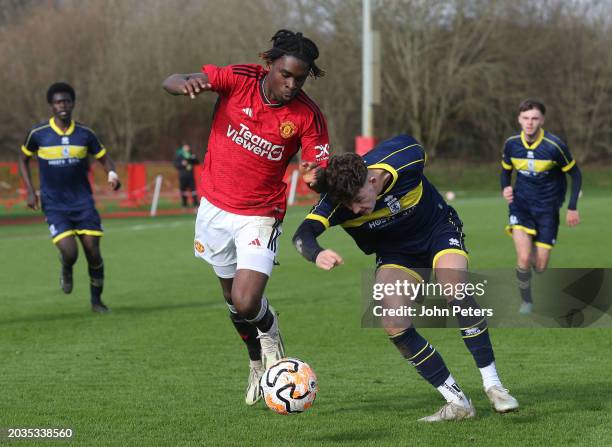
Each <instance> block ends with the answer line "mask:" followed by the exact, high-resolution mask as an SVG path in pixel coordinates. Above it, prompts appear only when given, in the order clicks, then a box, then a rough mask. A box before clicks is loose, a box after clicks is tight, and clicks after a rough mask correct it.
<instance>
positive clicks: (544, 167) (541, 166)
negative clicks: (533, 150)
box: [511, 157, 557, 172]
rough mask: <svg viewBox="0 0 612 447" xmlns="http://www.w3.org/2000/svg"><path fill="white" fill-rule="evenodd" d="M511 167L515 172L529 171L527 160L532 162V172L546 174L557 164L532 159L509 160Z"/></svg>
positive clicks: (551, 161)
mask: <svg viewBox="0 0 612 447" xmlns="http://www.w3.org/2000/svg"><path fill="white" fill-rule="evenodd" d="M511 160H512V166H514V169H516V170H517V171H530V172H531V169H529V160H533V172H546V171H550V170H551V169H552V168H554V167H555V166H557V162H556V161H553V160H535V159H533V158H514V157H512V158H511Z"/></svg>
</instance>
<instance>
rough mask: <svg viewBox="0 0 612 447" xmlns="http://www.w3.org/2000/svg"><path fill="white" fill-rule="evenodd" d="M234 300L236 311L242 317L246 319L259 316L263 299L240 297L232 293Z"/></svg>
mask: <svg viewBox="0 0 612 447" xmlns="http://www.w3.org/2000/svg"><path fill="white" fill-rule="evenodd" d="M231 299H232V302H233V303H234V307H235V308H236V312H237V313H238V315H239V316H240V317H241V318H244V319H245V320H251V319H253V318H255V317H256V316H257V314H258V313H259V310H260V308H261V299H259V300H255V299H248V298H245V297H240V298H239V297H238V296H236V295H235V294H232V298H231Z"/></svg>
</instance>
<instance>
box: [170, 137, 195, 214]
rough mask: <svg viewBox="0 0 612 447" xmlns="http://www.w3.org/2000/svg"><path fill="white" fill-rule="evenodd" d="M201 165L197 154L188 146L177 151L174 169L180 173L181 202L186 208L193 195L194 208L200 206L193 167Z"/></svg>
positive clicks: (185, 145) (184, 145) (183, 146)
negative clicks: (189, 197)
mask: <svg viewBox="0 0 612 447" xmlns="http://www.w3.org/2000/svg"><path fill="white" fill-rule="evenodd" d="M199 163H200V162H199V161H198V160H197V158H196V156H195V154H193V153H192V152H191V147H190V146H189V145H188V144H183V145H182V146H181V147H180V148H179V149H177V151H176V157H175V159H174V167H175V168H176V169H177V170H178V173H179V189H180V191H181V202H182V204H183V206H184V207H187V206H188V204H187V202H188V200H187V197H188V196H189V194H191V199H192V201H193V206H194V207H196V206H198V195H197V193H196V186H195V178H194V176H193V167H194V166H195V165H197V164H199Z"/></svg>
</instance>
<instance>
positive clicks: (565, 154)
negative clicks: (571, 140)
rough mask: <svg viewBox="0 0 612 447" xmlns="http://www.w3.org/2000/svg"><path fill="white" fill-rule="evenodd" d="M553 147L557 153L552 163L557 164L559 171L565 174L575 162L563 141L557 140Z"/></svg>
mask: <svg viewBox="0 0 612 447" xmlns="http://www.w3.org/2000/svg"><path fill="white" fill-rule="evenodd" d="M554 146H555V147H556V148H557V153H556V156H555V158H554V161H556V162H557V164H558V165H559V167H560V168H561V170H562V171H563V172H567V171H569V170H570V169H572V168H573V167H574V165H575V164H576V160H574V158H573V157H572V154H570V151H569V149H568V147H567V145H566V144H565V143H564V142H563V141H561V140H557V141H556V142H555V144H554Z"/></svg>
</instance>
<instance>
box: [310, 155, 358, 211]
mask: <svg viewBox="0 0 612 447" xmlns="http://www.w3.org/2000/svg"><path fill="white" fill-rule="evenodd" d="M367 177H368V168H367V167H366V165H365V163H364V162H363V159H362V158H361V157H360V156H359V155H357V154H352V153H348V154H340V155H334V156H333V157H332V158H331V159H330V160H329V165H328V167H327V169H325V170H324V171H323V173H322V174H321V175H319V176H317V183H318V182H321V188H322V189H323V190H324V191H326V192H327V193H328V194H329V198H330V199H332V201H334V202H335V203H343V204H346V203H350V202H352V201H353V200H354V199H355V198H356V197H357V195H358V194H359V190H360V189H361V188H362V187H363V185H365V182H366V179H367Z"/></svg>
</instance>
